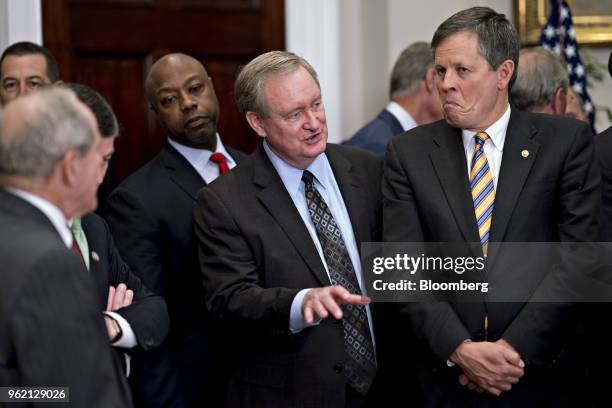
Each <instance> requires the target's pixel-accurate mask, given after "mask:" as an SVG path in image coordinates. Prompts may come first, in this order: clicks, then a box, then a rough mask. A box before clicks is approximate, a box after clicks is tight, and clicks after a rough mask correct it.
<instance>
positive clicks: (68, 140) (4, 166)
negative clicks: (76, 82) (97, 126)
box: [0, 87, 95, 180]
mask: <svg viewBox="0 0 612 408" xmlns="http://www.w3.org/2000/svg"><path fill="white" fill-rule="evenodd" d="M78 104H79V102H78V100H77V97H76V96H75V95H74V93H73V92H71V91H68V90H66V89H59V88H56V87H53V88H47V89H41V90H40V91H37V92H32V93H30V94H28V95H25V96H22V97H20V98H17V99H15V100H14V101H12V102H11V103H9V104H8V105H7V106H6V108H5V109H4V110H3V111H1V112H0V174H2V175H4V176H17V177H23V178H28V179H42V180H46V179H48V178H49V176H50V175H51V174H52V173H53V170H54V168H55V166H56V165H57V164H58V163H59V162H60V161H61V160H62V158H63V157H64V155H65V154H66V152H68V151H69V150H75V151H76V153H77V154H78V155H79V156H80V157H83V156H84V155H86V154H87V152H89V150H90V149H91V147H92V145H93V143H94V140H95V133H94V132H95V131H94V129H93V128H92V126H91V123H90V122H88V120H87V118H86V117H85V116H84V115H83V112H82V110H81V109H79V106H78Z"/></svg>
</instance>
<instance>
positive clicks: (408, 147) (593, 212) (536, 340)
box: [383, 109, 599, 406]
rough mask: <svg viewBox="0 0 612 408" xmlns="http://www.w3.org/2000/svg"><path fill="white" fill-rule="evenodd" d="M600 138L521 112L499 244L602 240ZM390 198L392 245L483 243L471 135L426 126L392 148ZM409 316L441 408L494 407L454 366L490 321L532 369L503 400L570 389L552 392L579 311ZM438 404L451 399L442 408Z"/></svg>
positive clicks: (537, 307)
mask: <svg viewBox="0 0 612 408" xmlns="http://www.w3.org/2000/svg"><path fill="white" fill-rule="evenodd" d="M591 139H592V136H591V134H590V131H589V128H588V126H586V125H584V124H583V123H580V122H578V121H575V120H572V119H567V118H561V117H553V116H550V115H542V114H540V115H538V114H530V113H526V112H520V111H518V110H516V109H513V110H512V114H511V117H510V122H509V125H508V129H507V133H506V139H505V144H504V151H503V158H502V165H501V169H500V174H499V180H498V184H497V189H496V190H497V191H496V196H495V209H494V213H493V222H492V226H491V232H490V241H491V242H557V241H586V242H592V241H595V240H596V239H597V211H598V201H599V188H598V184H599V176H598V169H597V166H596V163H595V162H594V156H593V154H594V153H593V148H592V142H591ZM525 151H527V152H528V155H527V157H525V155H524V152H525ZM383 197H384V198H383V200H384V208H385V211H384V228H383V229H384V234H383V235H384V239H385V241H397V242H476V243H477V242H479V236H478V231H477V228H476V219H475V215H474V208H473V202H472V197H471V191H470V187H469V179H468V174H467V165H466V156H465V151H464V147H463V143H462V137H461V130H460V129H456V128H453V127H451V126H450V125H448V124H447V123H446V122H445V121H439V122H435V123H433V124H430V125H426V126H420V127H418V128H416V129H413V130H411V131H409V132H407V133H405V134H402V135H400V136H398V137H397V138H395V139H394V140H393V141H392V142H391V143H390V145H389V150H388V152H387V156H386V163H385V181H384V182H383ZM516 270H517V271H520V268H516ZM496 279H499V281H498V284H499V285H500V286H499V287H505V286H504V285H507V284H512V280H513V279H519V278H518V277H517V276H513V275H512V274H511V273H509V274H507V275H505V276H498V277H496ZM406 310H407V312H408V314H409V316H410V317H411V319H412V323H413V329H414V332H415V335H416V336H418V337H419V338H420V339H421V340H422V342H423V343H422V344H421V346H422V350H423V353H422V356H423V361H425V363H424V364H421V365H422V367H424V368H425V369H424V370H423V372H422V373H421V377H422V378H423V377H432V376H433V377H434V379H432V378H428V379H427V380H425V382H426V383H428V384H429V388H436V389H437V390H438V391H437V394H436V393H434V394H430V396H431V400H430V402H431V403H432V405H444V404H450V405H452V403H453V402H454V403H466V402H467V401H470V400H471V398H487V397H483V396H475V395H476V394H475V393H473V392H469V391H467V390H464V389H462V387H460V386H459V385H457V375H458V373H457V372H452V373H451V371H450V370H449V369H448V368H447V367H446V365H445V361H446V360H447V359H448V358H449V356H450V355H451V353H452V352H453V351H454V350H455V349H456V347H457V346H458V345H459V344H460V343H461V342H463V341H464V340H466V339H474V338H478V337H479V334H480V333H479V332H480V331H482V328H483V321H484V316H485V314H488V316H489V332H490V333H492V334H493V335H492V337H502V338H504V339H506V340H507V341H508V342H509V343H510V344H512V345H513V346H514V347H515V349H516V350H517V351H518V352H519V353H520V354H521V355H522V358H523V359H524V360H525V361H526V362H527V363H528V364H529V366H528V368H527V370H526V375H525V377H524V378H523V379H522V380H521V381H520V382H519V384H518V385H517V386H516V387H513V390H512V391H510V392H509V393H505V394H502V398H501V399H498V400H497V401H498V402H500V401H502V402H503V401H506V402H508V401H509V402H508V403H509V404H510V405H512V404H518V403H525V404H527V405H528V406H529V405H532V404H536V403H538V401H539V400H538V399H537V396H538V395H542V394H541V393H542V392H544V393H548V394H546V395H547V398H548V397H549V396H550V395H552V394H554V393H556V395H557V396H559V395H562V392H558V391H559V388H560V389H561V390H562V391H563V390H564V389H563V387H559V384H561V383H557V384H556V385H554V386H553V387H552V388H550V387H547V386H546V385H543V384H546V383H547V381H548V384H549V385H550V384H551V383H554V382H555V381H557V380H556V377H555V376H553V375H552V374H550V372H553V373H554V372H555V369H557V368H561V367H562V366H563V364H562V363H563V360H564V359H563V358H562V356H563V355H564V354H566V351H567V350H568V347H569V344H570V343H571V336H569V334H568V333H566V331H567V330H568V327H571V326H572V323H571V322H572V321H571V316H570V312H572V311H573V309H572V307H571V305H568V304H561V303H559V304H547V303H508V304H504V303H489V304H484V303H453V304H451V303H429V304H412V305H409V306H408V307H407V308H406ZM568 336H569V337H568ZM539 370H543V371H542V374H541V375H540V371H539ZM549 371H550V372H549ZM448 373H451V374H450V375H447V374H448ZM445 375H447V377H444V376H445ZM436 377H439V378H436ZM531 383H533V384H531ZM530 385H533V387H532V388H528V387H529V386H530ZM444 393H445V394H444ZM538 393H539V394H538ZM436 395H437V396H439V397H440V398H441V399H440V400H434V398H435V397H436ZM449 396H452V397H449ZM474 396H475V397H474ZM454 397H457V398H458V399H456V400H453V399H452V398H454ZM463 397H465V399H464V398H463ZM515 398H519V399H515ZM520 398H523V399H520Z"/></svg>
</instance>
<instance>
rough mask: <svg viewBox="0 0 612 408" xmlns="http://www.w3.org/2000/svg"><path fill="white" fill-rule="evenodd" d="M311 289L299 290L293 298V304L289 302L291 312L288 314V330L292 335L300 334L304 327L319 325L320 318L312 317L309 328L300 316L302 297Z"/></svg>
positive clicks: (302, 316)
mask: <svg viewBox="0 0 612 408" xmlns="http://www.w3.org/2000/svg"><path fill="white" fill-rule="evenodd" d="M311 289H312V288H308V289H302V290H300V291H299V292H298V293H297V295H295V297H294V298H293V302H291V311H290V313H289V330H290V331H291V333H293V334H296V333H299V332H301V331H302V330H304V329H305V328H306V327H310V326H316V325H318V324H319V323H321V318H320V317H319V316H315V317H314V320H313V322H312V324H311V325H310V326H309V325H308V324H306V322H305V321H304V315H303V314H302V302H303V301H304V296H306V293H308V292H309V291H310V290H311Z"/></svg>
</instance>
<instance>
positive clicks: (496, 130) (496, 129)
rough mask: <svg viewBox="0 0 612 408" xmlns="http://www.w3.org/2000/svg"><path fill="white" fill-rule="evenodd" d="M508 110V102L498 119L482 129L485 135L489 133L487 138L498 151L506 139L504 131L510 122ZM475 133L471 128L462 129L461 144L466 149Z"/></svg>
mask: <svg viewBox="0 0 612 408" xmlns="http://www.w3.org/2000/svg"><path fill="white" fill-rule="evenodd" d="M510 112H511V109H510V105H509V104H508V108H507V109H506V112H504V114H503V115H502V116H501V117H500V118H499V119H497V121H496V122H495V123H493V124H492V125H491V126H489V127H488V128H486V129H484V131H485V132H486V133H487V135H489V138H490V139H491V142H492V143H493V147H494V148H495V149H496V150H499V151H503V150H504V143H505V141H506V131H507V130H508V123H510ZM475 134H476V132H473V131H471V130H467V129H462V131H461V135H462V138H463V146H464V147H465V149H466V150H467V148H468V146H469V145H470V142H472V140H473V139H474V135H475ZM472 143H473V142H472Z"/></svg>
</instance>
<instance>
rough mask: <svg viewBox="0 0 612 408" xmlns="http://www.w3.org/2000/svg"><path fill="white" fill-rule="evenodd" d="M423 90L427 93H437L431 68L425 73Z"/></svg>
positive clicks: (434, 73) (434, 72)
mask: <svg viewBox="0 0 612 408" xmlns="http://www.w3.org/2000/svg"><path fill="white" fill-rule="evenodd" d="M425 89H426V90H427V92H428V93H432V92H438V89H437V88H436V71H434V69H433V68H429V69H428V70H427V72H426V73H425Z"/></svg>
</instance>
